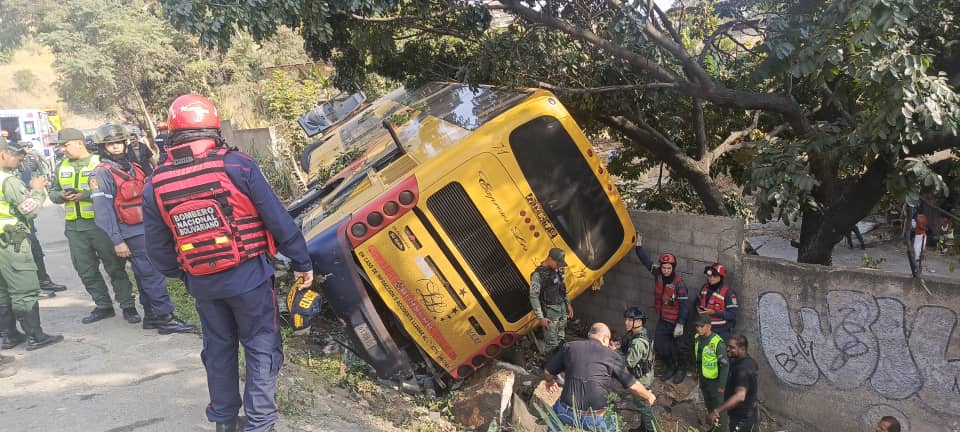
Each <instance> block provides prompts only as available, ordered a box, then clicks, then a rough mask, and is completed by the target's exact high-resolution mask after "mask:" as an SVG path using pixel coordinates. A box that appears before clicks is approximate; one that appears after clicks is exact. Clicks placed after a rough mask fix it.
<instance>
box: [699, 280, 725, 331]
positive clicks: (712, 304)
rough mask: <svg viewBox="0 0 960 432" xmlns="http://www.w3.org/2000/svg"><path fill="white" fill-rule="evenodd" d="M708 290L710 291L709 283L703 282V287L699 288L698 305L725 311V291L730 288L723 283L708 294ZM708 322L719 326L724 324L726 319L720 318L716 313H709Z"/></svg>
mask: <svg viewBox="0 0 960 432" xmlns="http://www.w3.org/2000/svg"><path fill="white" fill-rule="evenodd" d="M708 291H710V285H709V284H703V288H700V307H702V308H704V309H710V310H713V311H716V312H724V311H726V310H727V291H730V288H729V287H728V286H727V285H726V284H724V285H723V286H722V287H720V289H718V290H717V291H716V292H714V293H713V294H710V295H709V296H708V295H707V292H708ZM710 323H711V324H713V325H715V326H720V325H724V324H726V323H727V320H725V319H723V318H720V317H719V316H717V315H710Z"/></svg>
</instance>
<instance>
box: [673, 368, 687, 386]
mask: <svg viewBox="0 0 960 432" xmlns="http://www.w3.org/2000/svg"><path fill="white" fill-rule="evenodd" d="M686 378H687V371H686V370H684V368H683V367H678V368H677V372H676V373H674V375H673V383H674V384H680V383H682V382H683V380H684V379H686Z"/></svg>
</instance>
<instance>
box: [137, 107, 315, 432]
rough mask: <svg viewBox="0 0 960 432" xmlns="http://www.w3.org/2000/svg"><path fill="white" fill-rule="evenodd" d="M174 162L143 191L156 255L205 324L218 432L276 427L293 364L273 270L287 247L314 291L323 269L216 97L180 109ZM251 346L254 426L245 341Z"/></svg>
mask: <svg viewBox="0 0 960 432" xmlns="http://www.w3.org/2000/svg"><path fill="white" fill-rule="evenodd" d="M167 120H168V123H169V125H170V135H169V137H168V138H167V142H166V146H165V151H166V153H167V157H166V159H165V160H164V163H163V164H162V165H160V166H159V167H157V169H156V171H154V174H153V176H152V177H151V178H150V179H148V180H147V183H146V186H145V187H144V190H143V216H144V229H145V232H146V239H147V253H148V255H149V256H150V259H151V260H152V261H153V262H154V264H155V265H156V266H157V268H158V269H159V270H160V272H161V273H163V274H165V275H167V276H169V277H179V278H183V280H184V281H185V282H186V286H187V289H188V290H189V291H190V294H191V295H193V296H194V297H195V298H196V305H197V312H199V314H200V322H201V324H202V325H203V353H202V358H203V364H204V367H205V368H206V371H207V388H208V390H209V393H210V404H209V405H208V406H207V419H208V420H210V421H211V422H215V423H216V424H217V425H216V430H217V431H218V432H231V431H238V430H245V431H247V432H253V431H256V432H261V431H272V430H274V424H275V423H276V421H277V417H278V416H279V413H278V411H277V405H276V402H275V400H274V393H275V390H276V384H277V375H278V373H279V371H280V366H281V365H282V364H283V350H282V347H281V338H280V323H279V321H278V319H277V317H278V310H277V299H276V293H275V292H274V289H273V266H272V265H271V264H270V262H269V261H268V260H267V257H268V256H269V255H272V254H275V253H276V251H277V250H279V251H280V252H282V253H283V254H284V255H285V256H287V257H289V258H290V260H291V262H292V267H293V271H294V277H296V278H298V279H300V282H301V283H300V286H301V287H304V288H307V287H309V286H310V285H311V283H312V282H313V266H312V263H311V259H310V256H309V254H308V252H307V245H306V241H304V238H303V235H302V234H301V233H300V229H299V228H298V227H297V225H296V224H295V223H294V222H293V219H292V218H291V217H290V215H289V214H288V213H287V211H286V209H285V208H284V207H283V205H282V204H281V203H280V200H278V199H277V196H276V195H275V194H274V193H273V191H272V190H271V189H270V186H269V185H268V184H267V181H266V179H265V178H264V176H263V174H262V173H261V172H260V168H259V167H258V166H257V163H256V161H254V160H253V159H251V158H250V157H249V156H247V155H245V154H243V153H240V152H238V151H234V150H231V149H229V148H228V147H227V145H226V143H225V142H224V141H223V138H222V137H221V135H220V117H219V116H218V115H217V109H216V107H215V106H214V105H213V103H212V102H211V101H210V100H208V99H207V98H205V97H203V96H199V95H193V94H189V95H184V96H180V97H179V98H177V99H176V100H175V101H174V102H173V104H172V105H171V106H170V112H169V116H168V118H167ZM238 341H239V343H241V344H243V347H244V354H245V359H246V380H245V383H246V384H245V388H244V394H243V398H242V403H243V408H244V412H245V413H246V422H245V423H246V424H245V425H242V424H241V423H243V421H241V420H240V418H239V417H238V416H237V414H238V412H239V409H240V405H241V397H240V392H239V382H240V376H239V371H238V367H239V366H238V359H237V352H238V346H237V343H238Z"/></svg>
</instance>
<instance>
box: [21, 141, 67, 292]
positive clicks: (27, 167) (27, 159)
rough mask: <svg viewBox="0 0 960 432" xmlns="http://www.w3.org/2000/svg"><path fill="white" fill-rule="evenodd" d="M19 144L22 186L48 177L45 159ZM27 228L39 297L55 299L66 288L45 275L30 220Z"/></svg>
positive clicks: (41, 257)
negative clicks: (39, 178) (38, 286)
mask: <svg viewBox="0 0 960 432" xmlns="http://www.w3.org/2000/svg"><path fill="white" fill-rule="evenodd" d="M21 143H24V144H25V145H23V146H22V147H23V149H24V150H25V153H24V156H23V161H21V162H20V179H21V180H23V184H29V183H30V180H31V179H33V178H35V177H46V176H47V175H49V174H50V165H49V163H48V162H47V160H46V158H44V157H43V155H41V154H40V152H38V151H37V150H36V149H33V148H32V146H33V144H32V143H30V142H25V141H21ZM29 227H30V247H31V250H32V251H33V262H34V263H35V264H36V265H37V278H38V279H40V296H41V297H56V293H57V292H60V291H64V290H66V289H67V287H66V286H65V285H60V284H58V283H54V282H53V279H51V278H50V274H49V273H47V266H46V263H44V261H43V256H44V255H43V248H42V246H41V245H40V239H39V238H38V237H37V227H36V224H34V222H33V221H32V220H31V221H30V222H29Z"/></svg>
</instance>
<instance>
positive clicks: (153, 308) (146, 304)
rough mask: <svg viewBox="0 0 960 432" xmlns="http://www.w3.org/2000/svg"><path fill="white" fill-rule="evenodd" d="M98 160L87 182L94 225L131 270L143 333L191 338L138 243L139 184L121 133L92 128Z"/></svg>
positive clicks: (140, 220) (141, 178) (140, 179)
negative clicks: (138, 298) (142, 315)
mask: <svg viewBox="0 0 960 432" xmlns="http://www.w3.org/2000/svg"><path fill="white" fill-rule="evenodd" d="M93 140H94V142H96V143H97V146H98V150H99V152H100V156H101V162H100V165H98V166H97V168H96V169H95V170H94V172H93V178H92V179H90V192H91V193H90V197H91V198H92V199H93V206H94V221H95V222H96V224H97V226H98V227H100V229H102V230H103V232H105V233H106V234H107V236H108V237H109V238H110V241H112V242H113V250H114V252H116V254H117V256H119V257H120V258H127V259H129V260H130V263H131V264H132V266H133V277H134V279H136V281H137V288H139V290H140V305H141V306H143V314H144V318H143V328H144V329H147V330H149V329H157V331H158V332H159V333H160V334H170V333H193V332H194V331H196V327H194V326H192V325H189V324H186V323H184V322H183V321H181V320H179V319H177V317H176V316H175V315H174V314H173V312H174V310H173V309H174V307H173V303H172V302H171V301H170V294H169V293H168V292H167V278H166V276H164V275H162V274H160V272H159V271H157V269H156V268H155V267H154V266H153V263H151V262H150V259H149V258H147V245H146V242H145V241H144V238H143V206H142V202H143V196H142V195H143V182H144V180H146V175H145V174H144V172H143V170H142V169H140V166H139V165H138V164H136V163H134V162H130V161H129V160H127V149H126V147H127V133H126V131H125V130H124V129H123V128H122V127H120V126H117V125H114V124H109V123H108V124H105V125H103V126H100V127H99V128H97V131H96V133H95V134H94V138H93Z"/></svg>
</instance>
